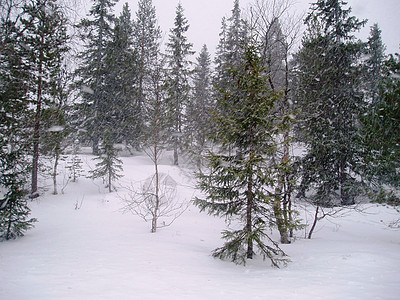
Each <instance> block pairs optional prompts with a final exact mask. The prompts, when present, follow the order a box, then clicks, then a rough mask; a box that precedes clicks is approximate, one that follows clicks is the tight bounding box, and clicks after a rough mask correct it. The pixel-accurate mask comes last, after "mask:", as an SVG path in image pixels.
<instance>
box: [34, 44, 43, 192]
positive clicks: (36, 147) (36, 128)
mask: <svg viewBox="0 0 400 300" xmlns="http://www.w3.org/2000/svg"><path fill="white" fill-rule="evenodd" d="M42 39H43V38H42ZM40 56H42V54H41V53H40ZM38 72H39V78H38V89H37V95H36V116H35V125H34V129H33V161H32V189H31V194H32V197H34V196H35V195H34V194H36V192H37V190H38V169H39V140H40V119H41V110H42V85H43V82H42V72H43V66H42V63H41V62H39V66H38Z"/></svg>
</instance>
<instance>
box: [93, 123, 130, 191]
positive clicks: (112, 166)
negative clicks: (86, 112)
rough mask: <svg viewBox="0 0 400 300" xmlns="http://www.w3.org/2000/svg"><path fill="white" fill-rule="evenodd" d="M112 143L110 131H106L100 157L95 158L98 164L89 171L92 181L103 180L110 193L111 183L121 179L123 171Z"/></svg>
mask: <svg viewBox="0 0 400 300" xmlns="http://www.w3.org/2000/svg"><path fill="white" fill-rule="evenodd" d="M113 142H114V138H113V135H112V131H111V129H106V132H105V133H104V140H103V145H102V147H101V152H100V155H98V156H97V157H96V158H95V160H99V162H98V163H96V166H95V169H94V170H93V171H91V174H92V175H91V177H92V178H93V179H96V178H103V181H104V182H105V183H106V188H108V191H109V192H110V193H111V192H112V191H113V182H114V181H115V180H117V179H119V178H121V177H122V175H121V174H120V172H121V171H122V170H123V169H122V161H121V160H120V159H119V158H118V156H117V154H118V152H117V149H115V147H114V143H113Z"/></svg>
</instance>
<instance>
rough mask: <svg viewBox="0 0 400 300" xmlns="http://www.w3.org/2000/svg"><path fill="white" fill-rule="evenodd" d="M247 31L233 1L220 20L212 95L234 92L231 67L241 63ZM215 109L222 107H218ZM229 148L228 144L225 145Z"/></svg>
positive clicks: (230, 107)
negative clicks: (230, 12)
mask: <svg viewBox="0 0 400 300" xmlns="http://www.w3.org/2000/svg"><path fill="white" fill-rule="evenodd" d="M246 40H247V31H246V26H245V22H244V21H243V19H242V16H241V9H240V3H239V0H235V1H234V6H233V9H232V15H231V16H230V17H229V18H228V19H225V18H224V19H223V20H222V26H221V33H220V40H219V44H218V46H217V53H216V58H215V65H216V66H215V75H214V77H213V85H214V97H215V98H219V97H222V96H223V95H224V94H225V92H226V91H227V90H229V91H230V93H235V90H236V89H237V86H236V85H235V84H234V83H233V82H232V80H231V69H232V68H239V66H241V65H242V63H243V61H242V60H243V57H244V56H243V53H244V52H243V51H244V47H243V45H244V44H246ZM233 107H234V106H226V107H225V108H224V109H225V111H219V112H218V113H219V114H226V115H227V116H228V115H230V113H231V111H230V110H231V109H232V108H233ZM217 109H222V108H221V107H218V108H217ZM227 147H228V148H230V145H227Z"/></svg>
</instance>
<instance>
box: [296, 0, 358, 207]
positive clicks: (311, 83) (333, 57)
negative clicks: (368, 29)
mask: <svg viewBox="0 0 400 300" xmlns="http://www.w3.org/2000/svg"><path fill="white" fill-rule="evenodd" d="M350 13H351V9H350V8H345V2H343V1H339V0H332V1H331V0H329V1H325V0H318V1H317V2H316V3H314V4H312V6H311V10H310V12H309V14H308V16H307V18H306V19H305V22H306V25H307V31H306V35H305V36H304V38H303V41H302V48H301V49H300V51H299V52H298V54H297V63H298V66H297V68H298V72H297V76H298V87H297V91H298V92H297V101H298V104H299V106H300V109H301V114H300V123H299V124H301V137H302V141H303V142H304V144H305V147H306V149H307V154H306V155H305V156H304V158H303V160H302V173H301V175H302V187H303V189H304V190H314V191H315V193H314V195H313V196H312V199H313V202H314V203H316V204H317V205H336V204H339V205H340V204H341V205H349V204H354V202H355V195H356V194H358V187H359V185H358V176H357V175H358V174H359V163H360V155H361V151H360V150H361V149H360V146H359V145H360V141H359V137H360V134H359V133H360V131H359V119H358V116H359V115H360V113H362V111H363V109H364V107H365V105H364V102H363V97H362V93H361V90H360V79H361V72H360V67H359V59H360V55H361V53H362V44H361V43H360V42H358V41H356V40H355V37H354V33H355V32H356V31H358V30H359V29H360V28H361V27H362V26H363V25H364V23H365V21H359V20H358V19H357V18H356V17H353V16H351V14H350Z"/></svg>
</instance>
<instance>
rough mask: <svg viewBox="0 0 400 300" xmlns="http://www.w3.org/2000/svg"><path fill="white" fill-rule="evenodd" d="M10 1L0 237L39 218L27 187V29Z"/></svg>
mask: <svg viewBox="0 0 400 300" xmlns="http://www.w3.org/2000/svg"><path fill="white" fill-rule="evenodd" d="M7 4H8V5H4V6H2V7H1V19H0V21H1V24H0V25H1V31H0V37H1V44H0V240H4V239H5V240H8V239H12V238H16V237H18V236H22V235H23V234H24V232H25V231H26V230H28V229H29V228H31V227H33V223H34V222H35V221H36V219H34V218H31V219H29V214H30V209H29V207H28V205H27V199H26V195H27V192H26V187H25V185H26V178H28V177H29V174H28V172H29V170H30V167H29V163H28V162H27V154H28V153H29V148H30V147H29V146H30V143H29V139H28V136H29V130H28V128H27V125H28V124H29V123H28V121H29V120H30V115H29V107H30V101H29V98H28V97H27V83H28V79H29V77H28V74H29V73H28V71H29V68H28V67H27V66H26V64H25V60H24V57H25V56H24V53H25V51H26V49H25V48H24V47H23V45H24V44H23V42H22V35H23V32H24V31H25V30H26V29H24V27H23V26H22V24H21V22H20V21H19V20H20V17H21V15H22V10H18V8H17V7H13V6H12V4H13V3H7ZM23 4H24V3H22V5H23ZM3 9H7V10H6V11H4V10H3ZM10 12H12V13H10Z"/></svg>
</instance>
